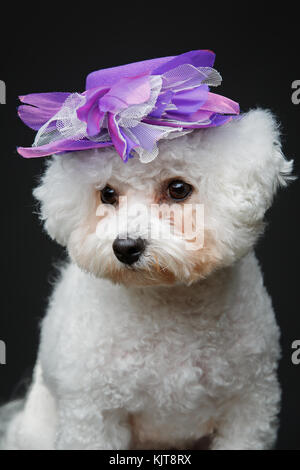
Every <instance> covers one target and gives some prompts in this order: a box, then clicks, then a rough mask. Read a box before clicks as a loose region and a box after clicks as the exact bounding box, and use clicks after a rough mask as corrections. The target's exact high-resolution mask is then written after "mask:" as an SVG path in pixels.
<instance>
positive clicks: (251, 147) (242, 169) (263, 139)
mask: <svg viewBox="0 0 300 470" xmlns="http://www.w3.org/2000/svg"><path fill="white" fill-rule="evenodd" d="M215 137H216V143H217V145H218V146H219V150H218V153H219V154H221V155H222V159H223V162H222V163H221V166H222V170H223V174H222V179H223V181H224V183H225V184H226V187H227V188H228V189H229V190H231V191H232V196H234V194H233V192H234V193H236V195H237V197H239V196H240V197H241V204H242V200H243V201H244V204H245V203H246V202H248V203H249V205H250V206H252V209H253V211H257V214H256V216H257V218H262V217H263V215H264V213H265V211H266V210H267V209H268V208H269V207H270V205H271V203H272V200H273V196H274V195H275V193H276V191H277V189H278V188H279V187H280V186H286V185H287V183H288V182H289V180H292V179H294V177H293V176H292V175H291V173H292V169H293V161H292V160H290V161H288V160H286V159H285V157H284V155H283V153H282V148H281V142H280V131H279V125H278V123H277V121H276V119H275V117H274V116H273V115H272V113H271V112H270V111H266V110H261V109H256V110H251V111H249V112H248V113H246V114H243V115H241V116H240V117H239V118H238V119H237V120H234V121H232V122H231V123H230V124H229V125H228V126H224V128H223V129H221V128H220V129H218V130H216V134H215ZM230 188H231V189H230Z"/></svg>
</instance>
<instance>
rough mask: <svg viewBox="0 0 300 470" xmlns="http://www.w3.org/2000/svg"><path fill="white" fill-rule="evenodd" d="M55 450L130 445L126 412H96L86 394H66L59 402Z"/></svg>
mask: <svg viewBox="0 0 300 470" xmlns="http://www.w3.org/2000/svg"><path fill="white" fill-rule="evenodd" d="M58 415H59V419H58V430H57V436H56V445H55V448H56V449H57V450H69V449H71V450H72V449H73V450H97V449H99V450H100V449H101V450H114V449H115V450H116V449H117V450H118V449H122V450H123V449H124V450H126V449H129V446H130V442H131V430H130V425H129V422H128V420H127V414H126V412H124V411H122V410H120V409H118V410H116V409H113V410H104V411H102V412H99V409H98V407H96V406H95V404H93V403H91V402H89V401H88V400H86V399H85V398H77V399H72V398H65V399H63V400H60V402H59V406H58Z"/></svg>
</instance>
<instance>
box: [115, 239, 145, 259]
mask: <svg viewBox="0 0 300 470" xmlns="http://www.w3.org/2000/svg"><path fill="white" fill-rule="evenodd" d="M113 250H114V253H115V255H116V257H117V258H118V260H119V261H121V263H124V264H133V263H135V262H136V261H137V260H138V259H139V257H140V256H141V254H142V253H143V251H144V250H145V242H144V240H143V239H142V238H136V239H133V238H116V239H115V241H114V242H113Z"/></svg>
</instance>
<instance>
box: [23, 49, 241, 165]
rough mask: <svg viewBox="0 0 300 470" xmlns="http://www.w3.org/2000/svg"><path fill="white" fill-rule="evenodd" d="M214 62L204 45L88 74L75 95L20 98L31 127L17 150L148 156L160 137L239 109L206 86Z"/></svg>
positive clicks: (212, 78) (216, 81) (213, 77)
mask: <svg viewBox="0 0 300 470" xmlns="http://www.w3.org/2000/svg"><path fill="white" fill-rule="evenodd" d="M214 60H215V54H214V53H213V52H211V51H206V50H200V51H191V52H187V53H185V54H181V55H179V56H176V57H163V58H159V59H153V60H146V61H142V62H136V63H133V64H128V65H123V66H120V67H114V68H111V69H105V70H99V71H96V72H92V73H91V74H90V75H88V77H87V81H86V91H84V92H83V93H35V94H31V95H26V96H21V97H20V100H21V101H22V103H23V104H22V105H21V106H20V107H19V109H18V113H19V116H20V118H21V119H22V120H23V121H24V122H25V124H26V125H28V126H29V127H31V128H32V129H34V130H36V131H38V132H37V134H36V138H35V141H34V143H33V146H32V147H30V148H23V147H19V148H18V152H19V154H20V155H22V156H23V157H25V158H31V157H44V156H47V155H51V154H54V153H61V152H70V151H76V150H86V149H92V148H99V147H108V146H114V147H115V149H116V151H117V152H118V154H119V155H120V157H121V158H122V160H123V161H124V162H126V161H127V160H128V158H129V157H132V156H134V154H135V153H136V154H138V155H139V157H140V159H141V161H142V162H145V163H147V162H150V161H151V160H153V159H154V158H155V157H156V156H157V155H158V149H157V142H158V141H159V140H160V139H162V138H173V137H177V136H179V135H182V134H183V133H186V132H191V131H192V129H196V128H205V127H214V126H220V125H223V124H225V123H226V122H228V121H230V120H231V119H233V118H234V117H236V115H238V114H239V105H238V103H236V102H234V101H232V100H230V99H228V98H225V97H223V96H221V95H217V94H214V93H211V92H210V91H209V87H210V86H218V85H220V84H221V81H222V79H221V76H220V75H219V73H218V72H217V71H216V70H215V69H213V68H212V66H213V64H214Z"/></svg>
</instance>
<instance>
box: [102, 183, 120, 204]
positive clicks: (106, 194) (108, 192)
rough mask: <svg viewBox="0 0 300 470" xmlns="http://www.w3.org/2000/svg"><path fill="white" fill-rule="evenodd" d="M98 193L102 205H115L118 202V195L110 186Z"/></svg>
mask: <svg viewBox="0 0 300 470" xmlns="http://www.w3.org/2000/svg"><path fill="white" fill-rule="evenodd" d="M100 193H101V201H102V202H103V203H104V204H115V203H116V202H117V200H118V195H117V193H116V191H115V190H114V189H113V188H111V187H110V186H105V188H103V189H102V191H101V192H100Z"/></svg>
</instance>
